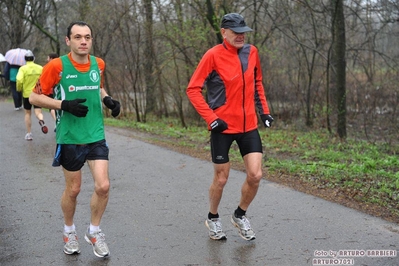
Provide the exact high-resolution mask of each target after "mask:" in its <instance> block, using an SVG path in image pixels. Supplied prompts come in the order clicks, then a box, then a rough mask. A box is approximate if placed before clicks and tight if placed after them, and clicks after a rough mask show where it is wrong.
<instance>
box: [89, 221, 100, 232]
mask: <svg viewBox="0 0 399 266" xmlns="http://www.w3.org/2000/svg"><path fill="white" fill-rule="evenodd" d="M98 231H100V226H99V225H92V224H91V223H90V229H89V233H90V234H93V233H94V232H98Z"/></svg>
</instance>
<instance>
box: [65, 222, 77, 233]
mask: <svg viewBox="0 0 399 266" xmlns="http://www.w3.org/2000/svg"><path fill="white" fill-rule="evenodd" d="M73 231H76V227H75V224H72V225H71V226H69V225H66V224H64V232H65V233H70V232H73Z"/></svg>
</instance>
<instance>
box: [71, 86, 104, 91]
mask: <svg viewBox="0 0 399 266" xmlns="http://www.w3.org/2000/svg"><path fill="white" fill-rule="evenodd" d="M99 88H100V86H76V91H88V90H98V89H99Z"/></svg>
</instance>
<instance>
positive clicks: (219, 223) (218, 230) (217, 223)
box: [212, 220, 222, 232]
mask: <svg viewBox="0 0 399 266" xmlns="http://www.w3.org/2000/svg"><path fill="white" fill-rule="evenodd" d="M212 221H213V222H214V223H215V229H216V232H221V231H222V223H221V222H220V221H219V220H216V221H215V220H212Z"/></svg>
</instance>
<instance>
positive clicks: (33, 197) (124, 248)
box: [0, 101, 399, 266]
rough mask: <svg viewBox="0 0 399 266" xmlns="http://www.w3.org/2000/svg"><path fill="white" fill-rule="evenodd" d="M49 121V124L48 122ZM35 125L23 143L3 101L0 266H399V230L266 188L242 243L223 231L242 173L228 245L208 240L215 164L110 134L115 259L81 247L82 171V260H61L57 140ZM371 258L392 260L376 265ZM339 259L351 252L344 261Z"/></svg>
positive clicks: (232, 183)
mask: <svg viewBox="0 0 399 266" xmlns="http://www.w3.org/2000/svg"><path fill="white" fill-rule="evenodd" d="M45 120H46V122H47V124H48V125H50V124H52V123H51V117H50V115H49V113H48V112H45ZM32 121H33V122H32V128H33V130H32V131H33V141H30V142H29V141H25V140H24V136H25V129H24V128H25V127H24V122H23V111H14V110H13V105H12V103H11V102H10V101H8V102H4V101H0V123H1V127H0V147H1V149H0V167H1V171H0V193H1V194H0V265H57V266H58V265H110V266H111V265H282V266H291V265H292V266H294V265H299V266H301V265H322V264H320V263H324V265H325V263H327V262H330V263H332V265H373V266H376V265H377V266H380V265H390V266H393V265H399V255H398V254H397V252H398V250H399V226H398V225H397V224H393V223H389V222H386V221H384V220H381V219H379V218H375V217H372V216H369V215H366V214H363V213H360V212H357V211H354V210H352V209H349V208H346V207H343V206H340V205H337V204H334V203H330V202H327V201H325V200H322V199H319V198H316V197H314V196H310V195H306V194H303V193H299V192H296V191H294V190H292V189H289V188H286V187H283V186H280V185H277V184H274V183H271V182H268V181H266V180H264V181H262V182H261V187H260V189H259V192H258V195H257V197H256V198H255V201H254V202H253V204H252V205H251V207H250V209H249V211H248V217H249V218H250V220H251V224H252V227H253V228H254V229H255V231H256V234H257V239H256V240H254V241H252V242H247V241H245V240H243V239H241V238H240V237H239V236H238V234H237V231H236V229H235V228H233V226H232V225H231V224H230V221H229V218H230V217H229V216H230V214H231V213H232V212H233V210H234V209H235V208H236V206H237V204H238V200H239V193H240V187H241V184H242V181H243V178H244V174H243V173H242V172H238V171H232V172H231V176H230V180H229V182H228V184H227V185H226V188H225V192H224V197H223V199H222V202H221V207H220V211H219V213H220V214H221V217H222V221H223V225H224V230H225V232H226V234H227V241H223V242H218V241H213V240H210V239H209V238H208V235H207V230H206V227H205V225H204V219H205V217H206V214H207V212H208V187H209V185H210V181H211V178H212V164H211V163H210V162H206V161H201V160H198V159H195V158H192V157H189V156H186V155H182V154H179V153H176V152H173V151H170V150H167V149H164V148H160V147H157V146H154V145H150V144H147V143H144V142H141V141H138V140H137V139H135V138H134V135H133V133H132V132H129V131H126V130H121V129H116V128H107V131H106V136H107V141H108V144H109V146H110V179H111V194H110V201H109V204H108V207H107V210H106V212H105V214H104V216H103V220H102V224H101V228H102V229H103V232H104V233H105V234H106V240H107V243H108V246H109V248H110V250H111V256H110V257H109V258H108V259H101V258H97V257H96V256H94V254H93V252H92V248H91V246H90V245H88V244H87V243H86V242H85V241H84V238H83V234H84V231H85V229H86V227H87V226H88V223H89V200H90V196H91V193H92V190H93V189H92V185H93V182H92V180H91V175H90V173H89V169H88V167H87V166H85V167H84V168H83V171H84V174H83V180H84V181H83V185H82V190H81V193H80V195H79V198H78V201H79V202H78V206H77V211H76V216H75V224H76V226H77V231H78V234H79V237H80V245H81V254H79V255H65V254H64V253H63V251H62V247H63V242H62V229H63V219H62V213H61V208H60V196H61V193H62V191H63V186H64V181H63V175H62V170H61V168H59V167H58V168H54V167H52V166H51V162H52V156H53V154H54V148H55V141H54V136H55V134H54V133H53V131H52V129H53V127H52V126H49V129H50V132H49V133H48V134H47V135H44V134H42V133H41V131H40V128H39V125H38V122H37V120H36V118H33V119H32ZM372 250H379V251H383V252H380V253H379V254H381V253H382V254H384V255H388V257H372V256H371V255H372V254H376V253H375V252H374V253H372ZM335 251H336V252H338V251H341V253H342V254H343V252H347V253H346V254H343V255H345V256H343V258H346V259H347V260H345V261H343V260H341V261H340V260H338V259H342V257H335V258H334V257H333V253H334V252H335ZM349 252H353V253H349ZM317 263H319V264H317ZM338 263H341V264H338ZM345 263H346V264H345Z"/></svg>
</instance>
